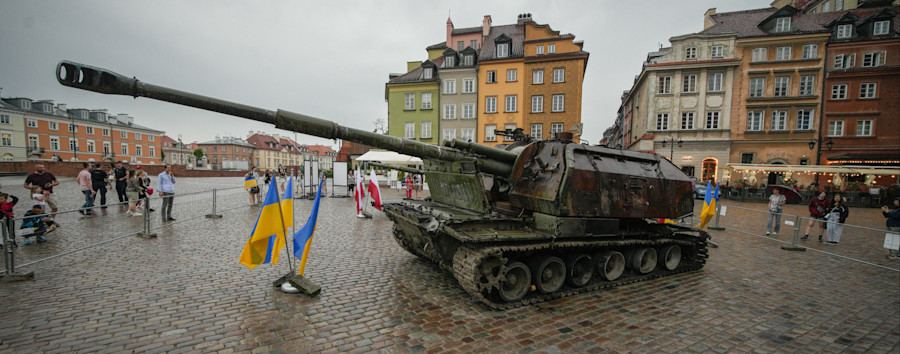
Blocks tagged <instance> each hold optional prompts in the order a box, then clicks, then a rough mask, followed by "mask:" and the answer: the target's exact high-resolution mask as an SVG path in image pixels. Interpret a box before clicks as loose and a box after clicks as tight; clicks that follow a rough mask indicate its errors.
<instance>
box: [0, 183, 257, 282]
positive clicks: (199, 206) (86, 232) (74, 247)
mask: <svg viewBox="0 0 900 354" xmlns="http://www.w3.org/2000/svg"><path fill="white" fill-rule="evenodd" d="M173 198H174V199H173V203H172V215H171V216H172V217H173V218H175V219H176V220H173V221H163V220H162V216H161V215H162V210H160V209H161V207H162V197H160V196H159V195H156V196H152V197H150V198H145V199H141V200H140V201H139V202H137V203H136V204H137V205H136V206H135V208H136V210H137V211H138V213H139V214H141V215H134V216H131V215H129V213H128V210H129V204H130V203H132V202H121V203H108V204H107V205H106V206H105V207H99V206H94V207H93V208H91V209H90V210H92V212H93V215H90V216H88V215H85V214H84V210H85V209H82V208H78V209H72V210H66V211H58V212H56V213H51V214H42V215H30V216H28V217H25V216H24V215H23V216H18V217H15V218H12V219H10V218H4V219H3V222H2V223H0V224H2V226H3V227H0V229H2V235H3V250H2V251H3V256H4V266H5V267H4V268H5V270H3V271H0V280H3V281H12V280H20V279H31V278H33V273H32V272H24V273H23V272H20V271H19V270H20V268H23V267H29V266H32V265H35V264H38V263H41V262H44V261H48V260H51V259H54V258H58V257H62V256H66V255H70V254H73V253H78V252H81V253H86V254H87V256H90V250H91V249H93V248H95V247H97V246H100V245H103V244H107V243H110V242H114V241H117V240H121V239H124V238H127V237H133V236H135V235H138V236H142V237H148V238H151V237H155V233H154V232H153V230H156V229H159V228H162V227H166V226H170V225H174V224H177V223H181V222H185V221H188V220H194V219H198V218H203V217H208V218H216V217H221V213H222V212H227V211H230V210H235V209H240V208H246V207H247V206H249V205H250V203H249V198H248V195H247V191H245V190H244V189H243V187H235V188H225V189H221V188H220V189H211V190H206V191H201V192H194V193H183V194H175V195H174V196H173ZM35 218H36V219H38V220H47V221H50V220H52V223H53V224H52V225H53V226H51V224H45V225H44V226H45V227H44V229H43V230H40V231H39V230H36V229H34V228H23V226H27V225H26V224H24V223H23V222H25V221H26V219H35ZM45 218H48V219H45ZM57 225H58V226H57ZM54 226H55V227H54ZM51 228H52V230H51ZM35 231H38V232H37V233H35ZM38 233H40V235H38ZM39 237H40V238H39ZM42 239H43V240H46V241H42ZM26 240H28V242H30V244H26Z"/></svg>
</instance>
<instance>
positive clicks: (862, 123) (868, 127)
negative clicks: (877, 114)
mask: <svg viewBox="0 0 900 354" xmlns="http://www.w3.org/2000/svg"><path fill="white" fill-rule="evenodd" d="M871 135H872V121H871V120H858V121H856V136H871Z"/></svg>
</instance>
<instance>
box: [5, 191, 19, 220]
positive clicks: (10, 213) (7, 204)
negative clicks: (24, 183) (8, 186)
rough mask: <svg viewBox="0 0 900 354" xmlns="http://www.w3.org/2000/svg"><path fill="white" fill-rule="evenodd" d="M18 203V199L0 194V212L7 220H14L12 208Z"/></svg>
mask: <svg viewBox="0 0 900 354" xmlns="http://www.w3.org/2000/svg"><path fill="white" fill-rule="evenodd" d="M10 199H12V201H10ZM18 202H19V198H16V196H14V195H9V194H6V193H0V212H2V213H3V216H5V217H7V218H10V219H12V218H14V217H15V216H14V215H13V207H14V206H16V203H18Z"/></svg>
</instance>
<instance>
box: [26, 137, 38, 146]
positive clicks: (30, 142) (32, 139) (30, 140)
mask: <svg viewBox="0 0 900 354" xmlns="http://www.w3.org/2000/svg"><path fill="white" fill-rule="evenodd" d="M28 147H30V148H37V147H38V137H37V136H34V135H29V136H28Z"/></svg>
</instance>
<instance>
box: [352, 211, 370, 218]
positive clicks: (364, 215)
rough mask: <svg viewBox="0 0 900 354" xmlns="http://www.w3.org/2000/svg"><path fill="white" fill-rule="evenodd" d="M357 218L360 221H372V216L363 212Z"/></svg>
mask: <svg viewBox="0 0 900 354" xmlns="http://www.w3.org/2000/svg"><path fill="white" fill-rule="evenodd" d="M356 217H357V218H359V219H371V218H372V214H369V212H367V211H365V210H363V211H362V212H361V213H360V214H357V215H356Z"/></svg>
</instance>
